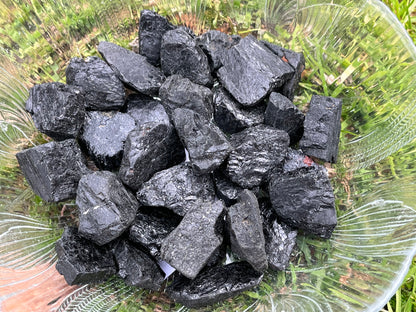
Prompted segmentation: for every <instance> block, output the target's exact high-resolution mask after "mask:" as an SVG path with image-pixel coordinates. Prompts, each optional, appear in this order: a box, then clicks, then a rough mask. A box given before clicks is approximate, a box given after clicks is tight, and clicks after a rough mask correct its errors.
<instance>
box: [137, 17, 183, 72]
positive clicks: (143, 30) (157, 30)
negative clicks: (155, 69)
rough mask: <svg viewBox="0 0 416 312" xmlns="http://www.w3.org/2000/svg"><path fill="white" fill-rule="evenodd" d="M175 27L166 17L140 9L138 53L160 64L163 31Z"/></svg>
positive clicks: (157, 64) (155, 64)
mask: <svg viewBox="0 0 416 312" xmlns="http://www.w3.org/2000/svg"><path fill="white" fill-rule="evenodd" d="M172 29H175V26H173V25H172V24H170V23H169V22H168V21H167V20H166V18H164V17H162V16H160V15H159V14H157V13H155V12H153V11H150V10H142V11H141V13H140V20H139V53H140V54H141V55H143V56H145V57H146V59H147V61H148V62H149V63H150V64H152V65H154V66H159V64H160V45H161V43H162V37H163V35H164V34H165V32H167V31H169V30H172Z"/></svg>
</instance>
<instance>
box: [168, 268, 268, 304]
mask: <svg viewBox="0 0 416 312" xmlns="http://www.w3.org/2000/svg"><path fill="white" fill-rule="evenodd" d="M262 278H263V275H262V274H261V273H259V272H256V271H255V270H254V269H253V268H252V267H251V266H250V265H249V264H248V263H247V262H234V263H230V264H227V265H224V266H217V267H212V268H209V269H207V270H204V271H202V272H201V273H200V274H199V275H198V276H197V277H196V278H195V279H194V280H189V279H187V278H186V277H183V276H178V277H176V278H175V279H174V280H173V282H172V284H170V285H169V286H168V287H167V288H166V292H167V294H168V295H169V296H170V297H171V298H172V299H174V300H175V301H176V302H179V303H181V304H183V305H184V306H186V307H188V308H200V307H204V306H207V305H211V304H214V303H217V302H220V301H223V300H225V299H227V298H231V297H234V296H236V295H238V294H239V293H241V292H243V291H245V290H249V289H251V288H253V287H255V286H257V285H259V284H260V282H261V280H262Z"/></svg>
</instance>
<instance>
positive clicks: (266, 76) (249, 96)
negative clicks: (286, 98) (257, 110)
mask: <svg viewBox="0 0 416 312" xmlns="http://www.w3.org/2000/svg"><path fill="white" fill-rule="evenodd" d="M223 64H224V66H222V67H221V68H220V69H218V73H217V74H218V78H219V79H220V81H221V83H222V85H223V87H224V88H225V89H227V90H228V91H229V92H230V93H231V95H232V96H233V97H234V98H235V99H236V100H237V101H238V102H239V103H240V104H242V105H244V106H253V105H256V104H257V103H259V102H260V101H261V100H262V99H263V98H265V97H266V96H267V95H268V94H269V92H270V91H272V90H273V89H275V88H278V87H281V86H282V85H283V84H284V83H285V82H286V81H287V80H288V79H290V78H291V77H292V76H293V72H294V70H293V68H292V67H291V66H290V65H289V64H287V63H285V62H284V61H282V60H281V59H280V58H279V57H277V56H276V55H275V54H273V53H272V52H271V51H270V50H269V49H267V48H266V47H265V46H264V45H263V44H261V43H259V42H258V41H257V40H256V39H255V38H254V37H253V36H251V35H249V36H247V37H245V38H243V39H241V40H240V42H239V43H238V44H236V45H234V46H233V47H231V48H229V49H228V50H226V53H225V55H224V57H223Z"/></svg>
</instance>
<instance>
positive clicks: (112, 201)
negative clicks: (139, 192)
mask: <svg viewBox="0 0 416 312" xmlns="http://www.w3.org/2000/svg"><path fill="white" fill-rule="evenodd" d="M76 204H77V205H78V207H79V227H78V230H79V234H80V235H81V236H82V237H84V238H87V239H90V240H91V241H93V242H94V243H96V244H98V245H104V244H107V243H109V242H111V241H112V240H114V239H116V238H117V237H119V236H120V235H121V234H123V232H124V231H125V230H126V229H128V227H129V226H130V224H131V223H132V222H133V221H134V218H135V216H136V212H137V209H138V208H139V204H138V202H137V200H136V199H135V198H134V196H133V195H132V194H130V193H129V192H128V191H127V190H126V189H125V187H124V186H123V184H121V182H120V181H119V180H118V179H117V176H116V175H115V174H114V173H112V172H109V171H97V172H93V173H90V174H86V175H84V176H83V177H82V178H81V180H80V181H79V185H78V190H77V199H76Z"/></svg>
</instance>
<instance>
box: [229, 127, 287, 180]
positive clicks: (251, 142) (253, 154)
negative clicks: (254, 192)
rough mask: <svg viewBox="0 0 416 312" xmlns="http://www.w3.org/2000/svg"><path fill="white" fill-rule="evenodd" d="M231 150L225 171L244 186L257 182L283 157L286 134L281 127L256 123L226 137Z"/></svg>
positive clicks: (285, 148)
mask: <svg viewBox="0 0 416 312" xmlns="http://www.w3.org/2000/svg"><path fill="white" fill-rule="evenodd" d="M230 142H231V145H232V146H233V148H234V150H233V151H232V152H231V153H230V156H229V157H228V162H227V168H226V174H227V175H228V176H229V177H230V179H231V180H232V181H233V182H234V183H237V184H238V185H240V186H241V187H244V188H253V187H254V186H257V185H260V184H261V183H262V182H263V181H264V180H265V179H266V178H267V176H268V174H269V173H270V172H271V170H272V169H273V168H274V167H276V166H278V165H279V164H280V163H281V162H282V161H283V159H284V157H285V154H286V151H287V148H288V146H289V135H288V134H287V133H286V132H285V131H282V130H279V129H275V128H272V127H269V126H265V125H258V126H255V127H252V128H248V129H246V130H244V131H241V132H239V133H235V134H233V135H232V136H231V139H230Z"/></svg>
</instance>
